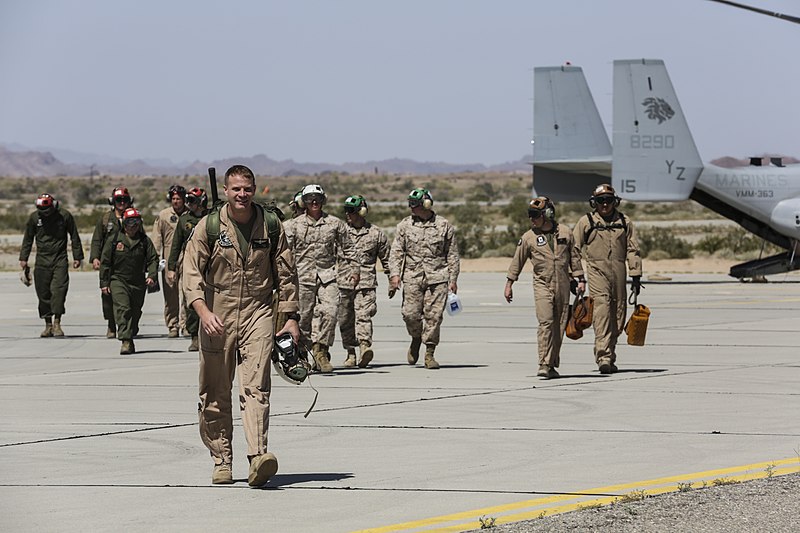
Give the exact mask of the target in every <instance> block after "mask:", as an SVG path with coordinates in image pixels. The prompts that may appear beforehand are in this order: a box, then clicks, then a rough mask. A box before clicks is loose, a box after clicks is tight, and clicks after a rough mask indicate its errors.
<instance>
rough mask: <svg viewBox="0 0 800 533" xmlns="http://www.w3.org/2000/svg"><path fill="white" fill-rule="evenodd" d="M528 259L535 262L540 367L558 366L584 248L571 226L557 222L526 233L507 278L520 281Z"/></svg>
mask: <svg viewBox="0 0 800 533" xmlns="http://www.w3.org/2000/svg"><path fill="white" fill-rule="evenodd" d="M528 260H530V262H531V264H532V265H533V299H534V302H535V305H536V319H537V320H538V322H539V330H538V334H537V346H538V350H539V366H540V367H541V366H542V365H547V366H549V367H551V368H557V367H558V364H559V362H560V357H559V355H560V353H561V341H562V340H563V338H564V331H565V330H566V327H567V318H568V316H569V285H570V279H571V278H573V277H575V278H577V277H581V276H583V268H582V267H581V256H580V251H579V250H578V249H577V248H576V247H575V240H574V238H573V236H572V232H571V231H570V229H569V228H568V227H567V226H565V225H562V224H556V225H555V228H554V229H553V231H550V232H541V231H539V230H538V229H537V230H533V229H531V230H528V231H527V232H525V234H524V235H522V238H521V239H520V240H519V243H518V244H517V249H516V251H515V252H514V258H513V259H512V260H511V264H510V265H509V267H508V272H507V273H506V277H507V278H508V279H510V280H511V281H517V280H518V279H519V274H520V272H522V268H523V267H524V266H525V262H526V261H528Z"/></svg>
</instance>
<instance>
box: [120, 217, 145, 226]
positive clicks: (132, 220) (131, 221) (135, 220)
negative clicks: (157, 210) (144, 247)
mask: <svg viewBox="0 0 800 533" xmlns="http://www.w3.org/2000/svg"><path fill="white" fill-rule="evenodd" d="M141 223H142V219H141V218H129V219H127V220H126V221H125V222H124V224H125V225H126V226H135V225H137V224H141Z"/></svg>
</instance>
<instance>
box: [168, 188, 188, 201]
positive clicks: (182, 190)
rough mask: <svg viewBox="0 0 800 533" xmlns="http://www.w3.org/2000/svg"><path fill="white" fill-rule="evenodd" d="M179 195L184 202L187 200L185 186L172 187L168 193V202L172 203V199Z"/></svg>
mask: <svg viewBox="0 0 800 533" xmlns="http://www.w3.org/2000/svg"><path fill="white" fill-rule="evenodd" d="M176 194H177V195H179V196H180V197H181V198H183V199H184V200H185V199H186V188H185V187H184V186H183V185H172V186H171V187H170V188H169V191H167V202H168V203H169V202H172V197H173V196H175V195H176Z"/></svg>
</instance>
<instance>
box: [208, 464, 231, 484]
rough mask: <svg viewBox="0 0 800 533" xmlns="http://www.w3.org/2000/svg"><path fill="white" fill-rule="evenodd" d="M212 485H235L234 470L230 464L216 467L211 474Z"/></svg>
mask: <svg viewBox="0 0 800 533" xmlns="http://www.w3.org/2000/svg"><path fill="white" fill-rule="evenodd" d="M211 483H213V484H214V485H230V484H231V483H233V468H231V464H230V463H220V464H218V465H214V470H213V471H212V472H211Z"/></svg>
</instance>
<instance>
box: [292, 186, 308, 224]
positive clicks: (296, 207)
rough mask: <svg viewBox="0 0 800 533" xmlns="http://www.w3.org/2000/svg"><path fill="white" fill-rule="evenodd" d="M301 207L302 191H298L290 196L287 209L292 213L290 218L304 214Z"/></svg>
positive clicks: (303, 209)
mask: <svg viewBox="0 0 800 533" xmlns="http://www.w3.org/2000/svg"><path fill="white" fill-rule="evenodd" d="M302 205H303V190H302V189H301V190H299V191H297V192H296V193H294V196H292V199H291V201H290V202H289V209H290V210H291V211H292V218H297V217H299V216H300V215H302V214H303V213H305V211H306V210H305V208H304V207H302Z"/></svg>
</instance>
